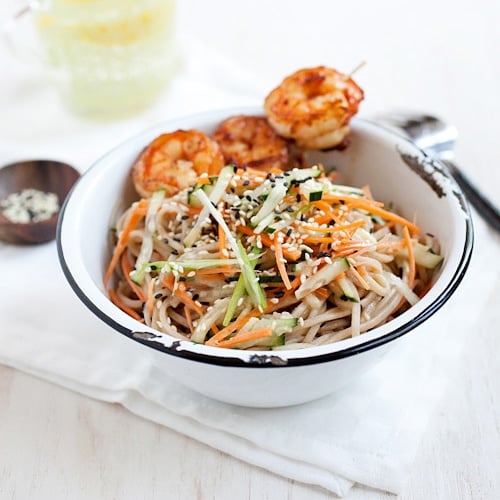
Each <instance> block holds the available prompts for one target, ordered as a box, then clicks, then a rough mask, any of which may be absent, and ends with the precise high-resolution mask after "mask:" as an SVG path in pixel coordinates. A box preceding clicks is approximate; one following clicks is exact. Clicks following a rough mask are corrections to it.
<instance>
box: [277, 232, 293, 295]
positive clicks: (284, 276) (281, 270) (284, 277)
mask: <svg viewBox="0 0 500 500" xmlns="http://www.w3.org/2000/svg"><path fill="white" fill-rule="evenodd" d="M274 252H275V254H276V266H277V267H278V271H279V273H280V276H281V279H282V280H283V283H284V284H285V288H286V289H287V290H290V289H291V288H292V285H291V284H290V280H289V278H288V273H287V272H286V265H285V264H286V260H285V258H284V257H283V247H282V246H281V242H280V241H279V239H278V238H276V241H275V242H274Z"/></svg>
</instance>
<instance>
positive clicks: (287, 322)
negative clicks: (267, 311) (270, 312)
mask: <svg viewBox="0 0 500 500" xmlns="http://www.w3.org/2000/svg"><path fill="white" fill-rule="evenodd" d="M298 322H299V320H298V319H297V318H294V317H292V316H287V317H284V318H283V317H281V318H280V317H274V316H263V317H262V318H252V319H251V320H250V321H249V322H248V323H247V324H246V325H245V326H244V327H243V329H242V330H241V333H244V332H249V331H252V330H260V329H261V328H271V330H272V332H273V333H272V335H271V336H269V337H264V338H262V339H257V340H251V341H247V342H241V343H240V344H238V345H237V346H236V347H237V348H240V349H247V348H249V347H253V346H260V347H276V346H280V345H284V344H285V334H286V333H290V332H291V331H292V330H293V328H295V327H296V326H297V325H298Z"/></svg>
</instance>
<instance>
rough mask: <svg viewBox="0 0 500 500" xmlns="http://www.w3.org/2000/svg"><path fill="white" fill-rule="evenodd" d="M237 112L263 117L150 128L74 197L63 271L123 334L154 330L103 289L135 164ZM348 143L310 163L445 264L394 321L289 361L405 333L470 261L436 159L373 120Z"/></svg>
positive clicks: (200, 349)
mask: <svg viewBox="0 0 500 500" xmlns="http://www.w3.org/2000/svg"><path fill="white" fill-rule="evenodd" d="M237 113H246V114H252V113H253V114H260V113H261V111H260V110H255V109H254V110H248V109H244V110H229V111H228V110H223V111H221V112H217V113H211V114H205V115H199V116H195V117H190V118H186V119H183V120H177V121H175V122H170V123H165V124H161V125H159V126H156V127H154V128H152V129H150V130H147V131H146V132H144V133H142V134H140V135H139V136H136V137H134V138H132V139H130V140H129V141H127V142H126V143H125V144H122V145H120V146H118V147H117V148H116V149H114V150H113V151H111V152H110V153H108V154H107V155H106V156H105V157H103V158H101V159H100V160H99V161H98V162H97V163H96V164H95V165H94V166H93V167H92V168H91V169H90V170H89V171H88V173H87V174H85V175H84V176H83V177H82V178H81V179H80V181H79V182H78V184H77V185H76V187H75V189H74V190H73V192H72V194H71V196H70V197H69V198H68V200H67V203H66V206H65V209H64V214H63V217H62V220H61V222H60V227H59V237H58V239H59V250H60V258H61V261H62V264H63V268H64V269H65V272H66V275H67V277H68V278H69V280H70V282H71V283H72V285H73V287H74V288H75V289H76V290H77V293H78V294H79V295H80V298H81V299H82V300H83V301H84V302H85V303H86V304H87V305H88V306H89V307H90V308H91V309H92V310H93V311H94V312H96V313H97V314H98V315H99V316H100V317H101V318H102V319H104V320H105V321H106V322H107V323H108V324H110V325H111V326H113V327H114V328H115V329H118V330H119V331H121V332H122V333H126V334H128V335H129V336H132V335H131V333H132V332H134V331H141V332H145V331H146V332H154V330H152V329H150V328H147V327H145V326H144V325H142V324H140V323H138V322H136V321H135V320H133V319H132V318H130V317H129V316H128V315H126V314H125V313H123V312H122V311H120V310H119V309H118V308H116V307H115V306H114V305H113V304H112V303H111V302H110V301H109V299H108V298H107V294H106V292H105V289H104V286H103V283H102V279H103V275H104V270H105V267H106V266H107V263H108V262H109V258H110V252H111V250H110V243H109V241H110V240H109V234H110V227H112V225H113V221H114V220H115V218H116V216H117V214H118V213H119V212H120V211H122V210H123V209H124V208H125V207H127V206H128V204H129V203H130V202H131V201H132V199H134V197H135V198H137V196H136V195H135V194H134V190H133V188H132V185H131V179H130V170H131V166H132V164H133V162H134V161H135V160H136V158H137V156H138V155H139V154H140V152H141V150H142V149H143V148H144V147H145V146H146V145H147V144H148V143H149V142H150V141H151V140H152V139H153V138H155V137H156V136H157V135H159V134H160V133H163V132H168V131H173V130H176V129H180V128H184V129H188V128H196V129H200V130H204V131H206V132H207V133H211V132H212V131H213V130H214V129H215V127H216V126H217V125H218V124H219V123H220V121H221V120H222V119H224V118H226V117H227V116H230V115H232V114H237ZM350 139H351V142H350V145H349V146H348V147H347V148H346V149H345V150H343V151H329V152H314V153H310V154H308V157H309V161H310V162H311V163H314V162H316V161H320V162H321V163H323V165H325V167H326V168H327V169H328V168H336V169H337V170H338V171H339V172H340V174H341V177H340V181H339V182H340V183H342V184H348V185H353V186H358V187H359V186H365V185H369V186H370V189H371V192H372V193H373V195H374V197H375V198H376V199H379V200H381V201H383V202H385V203H386V204H390V205H391V206H392V207H394V209H395V210H396V211H397V212H398V213H400V214H401V215H403V216H404V217H406V218H408V219H410V220H415V221H416V223H417V224H418V225H419V226H420V227H421V228H422V229H423V231H424V232H428V233H431V234H433V235H434V236H435V237H436V238H437V239H438V240H439V242H440V243H441V249H442V253H443V255H444V257H445V261H444V264H443V266H442V267H441V269H440V271H439V273H438V275H437V277H436V283H435V285H434V286H433V287H432V289H431V290H430V292H429V293H428V294H427V295H426V296H425V297H424V298H423V299H422V300H421V301H420V302H418V303H417V304H416V305H415V306H413V307H412V308H410V309H409V310H408V311H407V312H405V313H403V314H402V315H400V316H398V317H397V318H395V319H394V320H392V321H391V322H389V323H387V324H385V325H382V326H380V327H378V328H375V329H374V330H372V331H370V332H367V333H365V334H363V335H361V336H359V337H358V338H355V339H349V340H345V341H341V342H337V343H336V344H330V345H327V346H321V347H314V348H308V349H301V350H291V351H280V354H279V356H283V357H286V358H287V359H293V358H297V359H298V358H304V357H307V356H309V357H311V356H312V357H315V356H316V357H320V356H322V355H323V354H325V353H334V352H347V351H349V349H351V350H352V349H353V348H354V349H358V350H359V349H360V348H361V346H364V345H368V344H370V342H373V341H377V342H378V341H380V339H386V340H389V339H390V338H393V337H394V336H397V335H401V334H403V333H405V332H406V331H408V330H410V329H412V328H413V327H414V326H416V325H417V324H419V322H421V321H423V320H424V319H425V318H426V317H427V316H428V315H430V314H432V312H433V311H434V310H435V309H437V308H439V306H440V305H442V304H443V303H444V302H445V301H446V300H447V298H448V297H449V295H450V294H451V293H452V289H453V288H454V287H455V286H456V285H457V284H458V281H460V270H462V271H463V269H464V266H465V267H466V263H467V261H468V258H469V256H470V250H471V249H470V245H471V241H470V239H471V234H470V233H471V226H470V218H469V213H468V210H467V207H466V204H465V203H464V200H463V197H462V195H461V193H460V191H459V190H458V188H457V186H456V185H455V183H454V182H453V181H452V180H451V179H450V178H449V176H448V174H447V172H446V169H444V170H443V169H442V166H440V165H439V164H437V163H435V162H433V161H431V160H430V159H429V158H427V157H426V156H425V155H424V154H423V153H422V152H421V151H420V150H418V149H417V148H416V147H415V146H414V145H413V144H411V143H410V142H408V141H407V140H405V139H404V138H402V137H399V136H397V135H396V134H394V133H392V132H390V131H387V130H385V129H383V128H382V127H380V126H377V125H375V124H372V123H370V122H366V121H363V120H359V119H358V120H353V122H352V133H351V138H350ZM82 207H84V209H82ZM462 274H463V272H462ZM395 332H397V334H395ZM173 341H174V339H172V338H170V337H168V336H162V337H161V338H158V339H155V340H154V343H155V344H157V345H153V347H157V348H161V349H163V347H165V346H166V347H169V346H170V345H171V344H172V342H173ZM176 344H178V343H176ZM182 344H183V345H182V347H181V350H184V351H189V352H191V353H197V354H200V355H202V356H204V355H207V356H215V357H230V358H231V357H232V358H239V359H248V356H249V353H248V351H237V350H231V351H230V350H227V349H220V348H213V347H207V346H203V345H193V344H191V343H190V342H186V343H182ZM184 344H185V345H184ZM158 346H160V347H158ZM176 347H177V346H176ZM228 351H229V352H228ZM352 352H354V351H352ZM318 359H319V358H318Z"/></svg>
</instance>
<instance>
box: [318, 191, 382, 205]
mask: <svg viewBox="0 0 500 500" xmlns="http://www.w3.org/2000/svg"><path fill="white" fill-rule="evenodd" d="M321 199H322V200H325V201H326V202H331V203H340V202H341V201H343V202H344V203H345V204H346V205H356V204H357V203H358V201H362V202H364V203H365V204H368V205H370V206H376V207H383V206H384V204H383V203H382V202H381V201H375V200H371V199H369V198H359V197H357V196H348V195H343V194H337V193H323V196H322V198H321Z"/></svg>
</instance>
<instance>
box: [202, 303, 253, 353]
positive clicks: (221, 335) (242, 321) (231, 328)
mask: <svg viewBox="0 0 500 500" xmlns="http://www.w3.org/2000/svg"><path fill="white" fill-rule="evenodd" d="M260 314H262V313H261V312H260V310H259V309H253V310H252V311H250V312H249V313H247V314H245V315H244V316H241V317H240V318H238V319H237V320H236V321H233V322H232V323H230V324H229V325H227V326H226V327H225V328H223V329H222V330H220V331H219V332H218V333H216V334H215V335H214V336H213V337H212V338H210V339H208V340H207V341H206V342H205V344H207V345H218V343H219V341H221V340H223V339H225V338H226V337H229V335H231V333H233V332H235V331H236V330H239V329H241V328H243V326H244V325H246V324H247V323H248V321H249V320H250V319H251V318H255V317H256V316H259V315H260Z"/></svg>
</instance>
